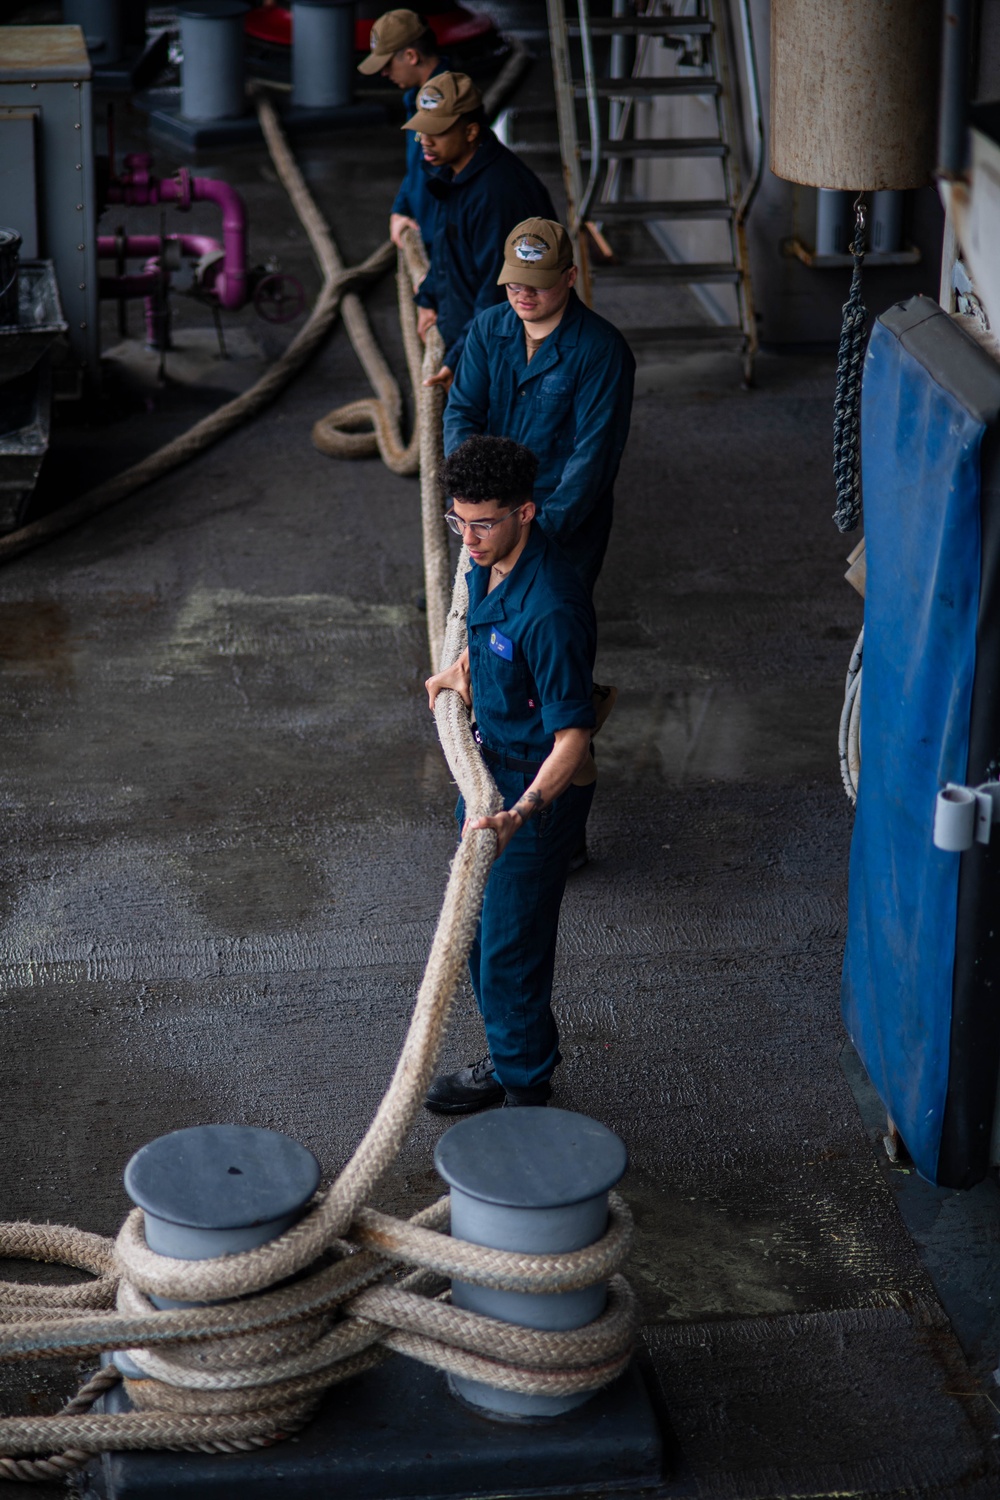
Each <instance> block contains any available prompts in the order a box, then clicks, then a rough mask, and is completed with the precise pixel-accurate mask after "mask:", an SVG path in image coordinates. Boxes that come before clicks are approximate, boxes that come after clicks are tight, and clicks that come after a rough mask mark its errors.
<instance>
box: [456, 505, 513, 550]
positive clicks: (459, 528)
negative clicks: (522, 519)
mask: <svg viewBox="0 0 1000 1500" xmlns="http://www.w3.org/2000/svg"><path fill="white" fill-rule="evenodd" d="M525 504H526V502H525V501H522V502H521V504H520V505H515V506H514V509H513V510H509V511H508V512H507V514H506V515H505V516H497V518H496V520H495V521H463V520H462V518H461V516H456V514H455V512H454V511H453V510H449V511H447V512H446V513H445V520H446V521H447V523H448V525H449V526H450V527H451V529H452V531H453V532H454V533H455V535H456V536H463V535H464V534H465V532H466V531H471V532H472V535H473V536H474V537H478V538H479V540H480V541H483V540H485V538H486V537H488V536H489V534H490V532H491V531H492V530H493V528H494V526H502V525H503V523H504V521H509V520H510V518H511V516H516V515H517V513H518V511H519V510H523V509H524V506H525Z"/></svg>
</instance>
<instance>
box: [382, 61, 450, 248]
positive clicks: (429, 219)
mask: <svg viewBox="0 0 1000 1500" xmlns="http://www.w3.org/2000/svg"><path fill="white" fill-rule="evenodd" d="M450 71H451V63H450V62H449V61H448V59H447V58H446V57H439V58H438V62H437V67H436V68H435V69H434V71H433V73H430V74H429V75H428V79H427V81H428V82H430V79H431V78H436V77H437V75H438V74H439V73H448V72H450ZM420 88H423V84H421V85H420ZM419 92H420V89H416V88H413V89H406V90H405V91H404V93H403V107H404V109H405V110H406V118H407V119H408V120H409V119H412V117H413V116H414V115H415V114H416V112H417V94H418V93H419ZM389 212H390V213H392V214H405V215H406V217H407V218H408V219H416V221H417V223H418V224H419V225H420V233H421V236H422V237H423V241H424V244H425V245H426V247H427V250H428V252H429V251H430V248H431V233H432V230H433V221H434V199H433V198H432V197H431V195H430V193H429V192H428V189H427V177H426V174H425V173H424V153H423V148H422V147H421V145H420V136H419V135H418V134H417V132H416V131H415V130H408V131H406V174H405V176H404V177H403V181H402V182H401V183H400V186H399V192H398V193H397V194H396V196H395V198H394V199H393V203H392V208H391V209H390V210H389Z"/></svg>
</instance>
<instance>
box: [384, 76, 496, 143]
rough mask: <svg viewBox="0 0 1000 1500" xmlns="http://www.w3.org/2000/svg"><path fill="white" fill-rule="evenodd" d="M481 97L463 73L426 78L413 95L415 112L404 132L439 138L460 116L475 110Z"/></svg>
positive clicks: (455, 123) (470, 80) (404, 127)
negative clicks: (416, 131) (415, 105)
mask: <svg viewBox="0 0 1000 1500" xmlns="http://www.w3.org/2000/svg"><path fill="white" fill-rule="evenodd" d="M482 102H483V100H482V95H481V94H480V92H479V90H478V89H477V88H476V85H475V84H474V83H473V81H472V79H471V78H468V77H466V75H465V74H464V73H438V75H437V77H436V78H428V80H427V82H426V83H425V84H424V86H423V87H422V88H421V89H420V91H419V92H418V94H417V112H416V114H415V115H414V116H413V118H412V119H410V120H407V122H406V124H405V125H404V126H403V129H404V130H419V131H420V134H421V135H440V134H441V133H442V131H445V130H450V129H451V127H452V126H453V125H457V124H458V122H459V120H460V119H461V118H462V116H463V115H467V114H469V113H471V111H472V110H474V109H478V108H479V106H480V104H482Z"/></svg>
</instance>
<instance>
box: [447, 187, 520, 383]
mask: <svg viewBox="0 0 1000 1500" xmlns="http://www.w3.org/2000/svg"><path fill="white" fill-rule="evenodd" d="M521 206H522V205H521V204H520V203H518V204H517V206H516V207H512V206H511V203H510V201H509V194H508V193H506V192H503V191H501V192H499V193H496V194H491V195H490V196H489V197H488V198H486V199H485V200H484V202H483V203H482V205H481V207H480V211H479V212H478V213H477V214H476V217H475V221H474V223H472V224H470V226H469V229H468V233H467V240H468V244H469V246H470V248H471V250H472V253H473V255H474V256H475V263H474V279H475V282H476V285H477V286H478V287H479V290H478V292H477V293H476V300H475V302H474V303H473V307H472V312H471V314H470V315H469V319H468V322H467V323H466V325H465V327H464V328H463V329H462V331H461V333H459V334H457V335H456V337H455V339H454V341H453V343H452V344H451V347H450V348H449V349H447V350H446V351H445V356H444V362H445V364H446V365H447V366H448V368H449V370H457V369H458V361H459V360H460V359H461V357H462V350H463V349H464V348H465V341H466V338H467V336H468V332H469V325H470V324H471V322H472V320H473V319H474V318H476V317H478V315H479V314H480V313H481V312H485V310H486V309H487V308H488V307H493V306H495V305H496V303H497V302H498V301H499V296H498V291H499V288H498V287H497V277H498V276H499V275H500V271H501V269H502V267H503V247H504V242H505V240H506V238H507V236H508V234H509V233H510V231H511V230H512V229H513V227H514V225H515V224H516V223H517V222H518V219H519V218H523V217H524V215H523V214H521V213H519V209H520V208H521Z"/></svg>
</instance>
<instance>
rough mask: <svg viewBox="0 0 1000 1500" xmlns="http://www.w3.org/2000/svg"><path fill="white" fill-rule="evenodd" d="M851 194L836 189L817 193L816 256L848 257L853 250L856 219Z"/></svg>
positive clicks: (820, 189) (823, 189)
mask: <svg viewBox="0 0 1000 1500" xmlns="http://www.w3.org/2000/svg"><path fill="white" fill-rule="evenodd" d="M851 201H852V199H851V194H850V193H842V192H840V191H839V190H837V189H835V188H819V189H818V190H817V192H816V254H817V255H847V254H849V252H850V249H851V235H852V234H853V232H854V229H853V226H854V218H853V215H852V214H851Z"/></svg>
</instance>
